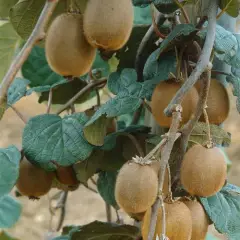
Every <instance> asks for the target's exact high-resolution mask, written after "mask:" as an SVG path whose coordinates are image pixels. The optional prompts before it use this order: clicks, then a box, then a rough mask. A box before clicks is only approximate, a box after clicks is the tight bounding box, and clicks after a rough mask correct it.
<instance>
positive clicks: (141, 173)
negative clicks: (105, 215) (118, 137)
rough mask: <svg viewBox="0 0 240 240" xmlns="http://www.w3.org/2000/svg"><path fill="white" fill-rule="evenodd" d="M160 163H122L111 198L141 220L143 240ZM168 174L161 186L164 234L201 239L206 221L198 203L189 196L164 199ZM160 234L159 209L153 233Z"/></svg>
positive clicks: (185, 239)
mask: <svg viewBox="0 0 240 240" xmlns="http://www.w3.org/2000/svg"><path fill="white" fill-rule="evenodd" d="M159 168H160V162H159V161H149V162H141V158H140V161H139V158H133V159H132V160H130V161H128V162H127V163H125V164H124V165H123V167H122V168H121V169H120V171H119V174H118V176H117V180H116V186H115V198H116V201H117V203H118V205H119V206H120V207H121V208H122V209H123V210H124V211H125V212H126V213H127V214H128V215H129V216H131V217H132V218H134V219H136V220H138V221H142V225H141V232H142V237H143V240H147V239H148V234H149V230H150V220H151V213H152V212H151V211H152V208H151V207H152V205H153V204H154V202H155V201H156V199H157V196H158V189H159V184H158V174H159ZM168 187H169V181H168V174H166V175H165V179H164V185H163V196H164V200H165V202H164V205H165V212H166V235H167V237H168V238H169V239H171V240H190V239H191V240H204V239H205V237H206V234H207V230H208V226H209V225H210V220H209V219H208V216H207V215H206V213H205V210H204V208H203V207H202V205H201V203H200V202H198V201H197V200H190V198H179V199H178V200H177V201H176V200H175V201H174V200H172V199H170V200H169V199H168V197H167V196H168ZM161 233H162V209H161V208H159V211H158V218H157V225H156V229H155V237H154V239H156V235H159V236H160V235H161Z"/></svg>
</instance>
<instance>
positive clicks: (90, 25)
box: [83, 0, 134, 50]
mask: <svg viewBox="0 0 240 240" xmlns="http://www.w3.org/2000/svg"><path fill="white" fill-rule="evenodd" d="M133 19H134V10H133V5H132V1H131V0H121V2H119V0H111V1H109V0H98V1H96V0H89V1H88V3H87V7H86V9H85V12H84V20H83V28H84V34H85V36H86V38H87V40H88V42H89V43H90V44H91V45H92V46H93V47H96V48H100V49H105V50H118V49H120V48H122V47H123V46H124V44H125V43H126V42H127V40H128V39H129V37H130V34H131V31H132V28H133Z"/></svg>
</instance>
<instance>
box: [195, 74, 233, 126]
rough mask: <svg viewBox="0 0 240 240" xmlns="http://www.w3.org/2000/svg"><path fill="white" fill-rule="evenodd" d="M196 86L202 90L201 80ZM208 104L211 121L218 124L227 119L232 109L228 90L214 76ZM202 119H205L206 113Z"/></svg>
mask: <svg viewBox="0 0 240 240" xmlns="http://www.w3.org/2000/svg"><path fill="white" fill-rule="evenodd" d="M196 88H197V90H198V91H200V83H199V82H197V83H196ZM207 106H208V107H207V114H208V119H209V123H211V124H216V125H218V124H221V123H223V122H224V121H225V120H226V119H227V117H228V115H229V111H230V99H229V96H228V92H227V89H226V88H225V87H224V86H223V84H222V83H220V82H219V81H218V80H217V79H214V78H212V79H211V85H210V88H209V92H208V99H207ZM200 121H202V122H204V121H205V119H204V115H202V116H201V117H200Z"/></svg>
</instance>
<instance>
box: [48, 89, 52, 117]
mask: <svg viewBox="0 0 240 240" xmlns="http://www.w3.org/2000/svg"><path fill="white" fill-rule="evenodd" d="M52 97H53V89H52V88H51V89H50V91H49V95H48V105H47V113H50V110H51V106H52Z"/></svg>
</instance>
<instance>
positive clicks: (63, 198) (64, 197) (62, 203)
mask: <svg viewBox="0 0 240 240" xmlns="http://www.w3.org/2000/svg"><path fill="white" fill-rule="evenodd" d="M67 198H68V191H64V192H63V194H62V196H61V199H60V201H59V203H58V205H57V207H58V208H60V209H61V216H60V219H59V222H58V226H57V232H58V231H60V230H61V228H62V225H63V222H64V219H65V215H66V203H67Z"/></svg>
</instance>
